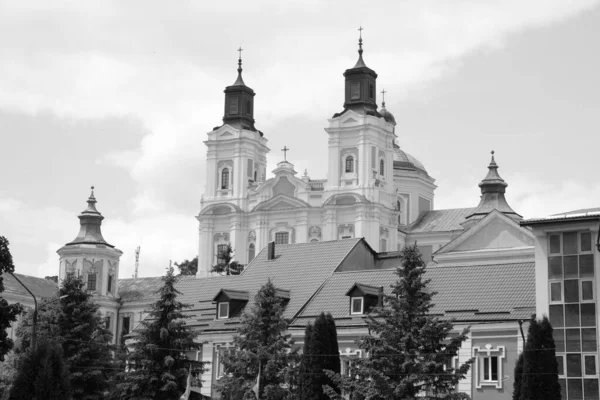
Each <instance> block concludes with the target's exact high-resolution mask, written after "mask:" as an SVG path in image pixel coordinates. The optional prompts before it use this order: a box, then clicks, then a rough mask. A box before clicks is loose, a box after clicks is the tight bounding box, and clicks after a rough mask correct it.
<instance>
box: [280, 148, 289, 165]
mask: <svg viewBox="0 0 600 400" xmlns="http://www.w3.org/2000/svg"><path fill="white" fill-rule="evenodd" d="M281 151H283V161H287V154H286V153H287V152H288V151H290V149H288V148H287V146H283V149H281Z"/></svg>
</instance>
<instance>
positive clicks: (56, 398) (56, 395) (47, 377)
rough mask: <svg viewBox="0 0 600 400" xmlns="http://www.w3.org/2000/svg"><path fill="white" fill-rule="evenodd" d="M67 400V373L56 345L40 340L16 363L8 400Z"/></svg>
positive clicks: (59, 348)
mask: <svg viewBox="0 0 600 400" xmlns="http://www.w3.org/2000/svg"><path fill="white" fill-rule="evenodd" d="M31 399H47V400H68V399H71V392H70V387H69V372H68V369H67V364H66V361H65V359H64V357H63V349H62V346H61V345H60V343H57V342H55V341H43V342H41V343H40V344H39V345H38V346H36V348H35V349H32V350H31V351H30V352H28V353H27V354H25V355H24V357H23V358H22V359H21V360H20V362H19V366H18V372H17V374H16V377H15V381H14V384H13V385H12V388H11V390H10V395H9V397H8V400H31Z"/></svg>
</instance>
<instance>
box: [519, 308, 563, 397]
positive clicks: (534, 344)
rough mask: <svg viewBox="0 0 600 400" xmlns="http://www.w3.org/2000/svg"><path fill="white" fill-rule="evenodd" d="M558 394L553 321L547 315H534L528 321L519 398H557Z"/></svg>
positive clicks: (559, 395) (558, 385)
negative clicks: (539, 318)
mask: <svg viewBox="0 0 600 400" xmlns="http://www.w3.org/2000/svg"><path fill="white" fill-rule="evenodd" d="M560 398H561V394H560V384H559V383H558V363H557V362H556V346H555V345H554V338H553V337H552V325H550V321H548V317H547V316H544V317H543V318H542V320H541V321H538V320H537V318H536V317H535V316H533V317H532V319H531V321H530V322H529V329H528V331H527V342H526V343H525V349H524V351H523V374H522V377H521V390H520V399H521V400H542V399H544V400H554V399H556V400H559V399H560Z"/></svg>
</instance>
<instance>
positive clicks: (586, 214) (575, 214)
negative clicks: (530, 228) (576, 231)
mask: <svg viewBox="0 0 600 400" xmlns="http://www.w3.org/2000/svg"><path fill="white" fill-rule="evenodd" d="M589 219H600V208H585V209H582V210H574V211H569V212H566V213H562V214H554V215H549V216H547V217H541V218H530V219H528V220H525V221H521V225H524V226H527V225H533V224H540V223H547V222H555V221H570V220H589Z"/></svg>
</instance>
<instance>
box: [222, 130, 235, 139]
mask: <svg viewBox="0 0 600 400" xmlns="http://www.w3.org/2000/svg"><path fill="white" fill-rule="evenodd" d="M229 136H233V133H232V132H229V131H224V132H222V133H220V134H219V137H221V138H222V137H229Z"/></svg>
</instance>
